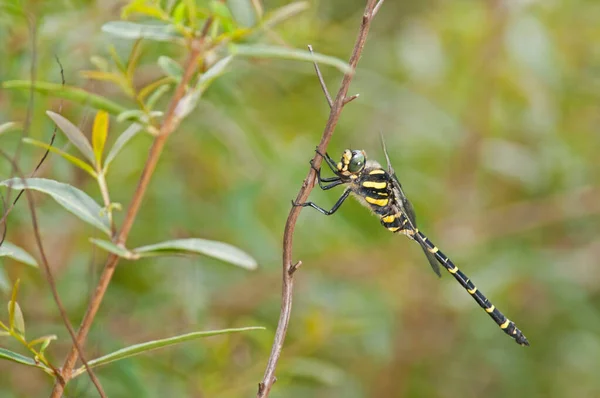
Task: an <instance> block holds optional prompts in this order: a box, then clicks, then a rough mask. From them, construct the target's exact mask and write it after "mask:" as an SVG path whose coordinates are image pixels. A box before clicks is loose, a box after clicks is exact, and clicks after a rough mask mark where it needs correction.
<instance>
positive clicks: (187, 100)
mask: <svg viewBox="0 0 600 398" xmlns="http://www.w3.org/2000/svg"><path fill="white" fill-rule="evenodd" d="M232 59H233V56H232V55H229V56H227V57H225V58H223V59H221V60H219V61H218V62H216V63H215V64H214V65H213V66H212V67H211V68H210V69H209V70H207V71H206V72H205V73H204V74H203V75H202V76H200V78H199V79H198V82H197V83H196V86H195V87H194V89H193V90H190V91H189V92H188V93H187V94H186V95H185V96H184V97H183V98H182V99H181V100H180V101H179V103H178V104H177V108H175V115H176V116H177V117H178V118H180V119H183V118H185V117H186V116H187V115H189V114H190V112H192V111H193V110H194V109H195V108H196V105H197V104H198V101H199V100H200V97H201V96H202V93H203V92H204V91H205V90H206V88H207V87H208V86H209V85H210V84H211V83H212V82H213V80H215V79H216V78H217V77H219V76H221V75H222V74H224V73H225V70H226V69H227V66H229V64H230V63H231V60H232Z"/></svg>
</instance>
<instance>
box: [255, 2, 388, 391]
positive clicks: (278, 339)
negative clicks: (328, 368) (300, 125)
mask: <svg viewBox="0 0 600 398" xmlns="http://www.w3.org/2000/svg"><path fill="white" fill-rule="evenodd" d="M382 2H383V0H380V1H379V3H377V2H376V0H368V1H367V5H366V7H365V12H364V14H363V17H362V23H361V25H360V30H359V33H358V38H357V39H356V43H355V44H354V49H353V50H352V56H351V57H350V61H349V63H348V64H349V66H350V68H351V71H352V72H350V73H346V74H345V75H344V77H343V78H342V83H341V85H340V89H339V91H338V93H337V95H336V97H335V101H334V102H333V104H332V106H331V111H330V113H329V119H328V120H327V124H326V125H325V129H324V131H323V136H322V137H321V142H320V143H319V146H318V150H319V152H321V153H325V152H326V150H327V146H328V145H329V141H330V140H331V137H332V135H333V131H334V129H335V127H336V125H337V122H338V120H339V118H340V114H341V112H342V108H343V107H344V105H345V104H346V103H347V101H346V95H347V94H348V89H349V87H350V83H351V82H352V78H353V77H354V71H355V70H356V65H357V64H358V61H359V59H360V56H361V54H362V50H363V48H364V45H365V42H366V40H367V34H368V33H369V27H370V26H371V21H372V19H373V17H374V10H375V7H376V3H377V7H378V8H379V7H380V6H381V3H382ZM319 79H320V80H321V78H319ZM322 87H323V84H322ZM323 90H324V92H327V90H326V88H324V89H323ZM322 160H323V159H322V157H321V156H320V155H318V154H315V156H314V158H313V164H314V166H315V167H316V168H317V169H318V168H319V167H320V166H321V161H322ZM315 177H316V173H315V171H314V170H313V169H312V168H311V169H310V171H309V173H308V175H307V176H306V178H305V179H304V181H303V183H302V187H301V188H300V191H299V192H298V195H297V196H296V200H295V202H296V203H301V202H305V201H306V199H308V195H309V194H310V192H311V191H312V189H313V187H314V183H315ZM301 209H302V207H297V206H292V209H291V210H290V214H289V215H288V218H287V221H286V223H285V230H284V233H283V286H282V292H281V312H280V315H279V323H278V324H277V330H276V332H275V340H274V342H273V347H272V348H271V355H270V356H269V361H268V363H267V368H266V370H265V374H264V376H263V380H262V382H260V383H259V385H258V393H257V395H256V396H257V398H264V397H267V396H269V393H270V392H271V388H272V387H273V383H275V368H276V367H277V362H278V360H279V357H280V356H281V350H282V348H283V342H284V340H285V335H286V332H287V328H288V324H289V321H290V316H291V312H292V299H293V290H294V274H295V271H296V270H297V269H298V265H294V264H293V263H292V245H293V241H292V239H293V235H294V228H295V226H296V221H297V219H298V216H299V215H300V210H301Z"/></svg>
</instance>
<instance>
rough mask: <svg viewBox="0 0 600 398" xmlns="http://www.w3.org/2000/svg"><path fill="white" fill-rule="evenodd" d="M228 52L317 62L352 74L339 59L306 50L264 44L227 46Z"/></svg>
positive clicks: (248, 55) (346, 65) (350, 69)
mask: <svg viewBox="0 0 600 398" xmlns="http://www.w3.org/2000/svg"><path fill="white" fill-rule="evenodd" d="M229 51H230V53H231V54H234V55H235V54H237V55H243V56H247V57H259V58H282V59H291V60H296V61H307V62H317V63H319V64H324V65H330V66H333V67H335V68H337V69H339V70H340V71H341V72H343V73H351V72H352V68H350V66H348V64H347V63H346V62H344V61H342V60H341V59H338V58H335V57H331V56H329V55H323V54H318V53H314V54H311V53H310V52H309V51H308V50H299V49H295V48H285V47H277V46H267V45H264V44H229Z"/></svg>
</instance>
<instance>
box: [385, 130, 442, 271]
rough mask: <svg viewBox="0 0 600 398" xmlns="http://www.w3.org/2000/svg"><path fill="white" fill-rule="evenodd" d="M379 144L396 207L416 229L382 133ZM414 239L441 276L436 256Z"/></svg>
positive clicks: (413, 214)
mask: <svg viewBox="0 0 600 398" xmlns="http://www.w3.org/2000/svg"><path fill="white" fill-rule="evenodd" d="M381 145H382V147H383V152H384V153H385V160H386V161H387V167H388V174H389V175H390V176H391V177H392V182H393V183H394V187H395V188H396V189H395V190H396V191H397V192H398V196H399V197H398V203H397V204H398V207H400V209H401V211H402V213H404V214H405V215H406V217H407V218H408V221H409V223H410V228H411V229H412V230H413V231H414V230H416V229H417V216H416V215H415V209H414V208H413V205H412V203H410V201H409V200H408V198H407V197H406V195H405V194H404V190H402V184H400V181H399V180H398V176H396V172H395V171H394V168H393V167H392V163H391V162H390V157H389V155H388V153H387V149H386V147H385V142H384V141H383V134H382V135H381ZM415 241H416V242H417V243H418V244H419V246H421V249H423V252H424V253H425V256H426V257H427V261H429V265H431V268H432V269H433V272H435V274H436V275H437V276H438V277H441V276H442V273H441V271H440V264H439V262H438V260H437V258H436V257H435V255H433V254H432V253H431V252H430V251H429V250H427V247H425V245H424V244H423V243H422V242H420V241H418V240H416V239H415Z"/></svg>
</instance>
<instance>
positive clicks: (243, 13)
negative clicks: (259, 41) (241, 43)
mask: <svg viewBox="0 0 600 398" xmlns="http://www.w3.org/2000/svg"><path fill="white" fill-rule="evenodd" d="M227 7H228V8H229V11H230V12H231V15H232V16H233V19H234V20H235V21H236V22H237V23H238V25H240V26H242V27H244V28H252V27H254V26H256V12H255V10H254V7H253V6H252V1H250V0H227Z"/></svg>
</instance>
